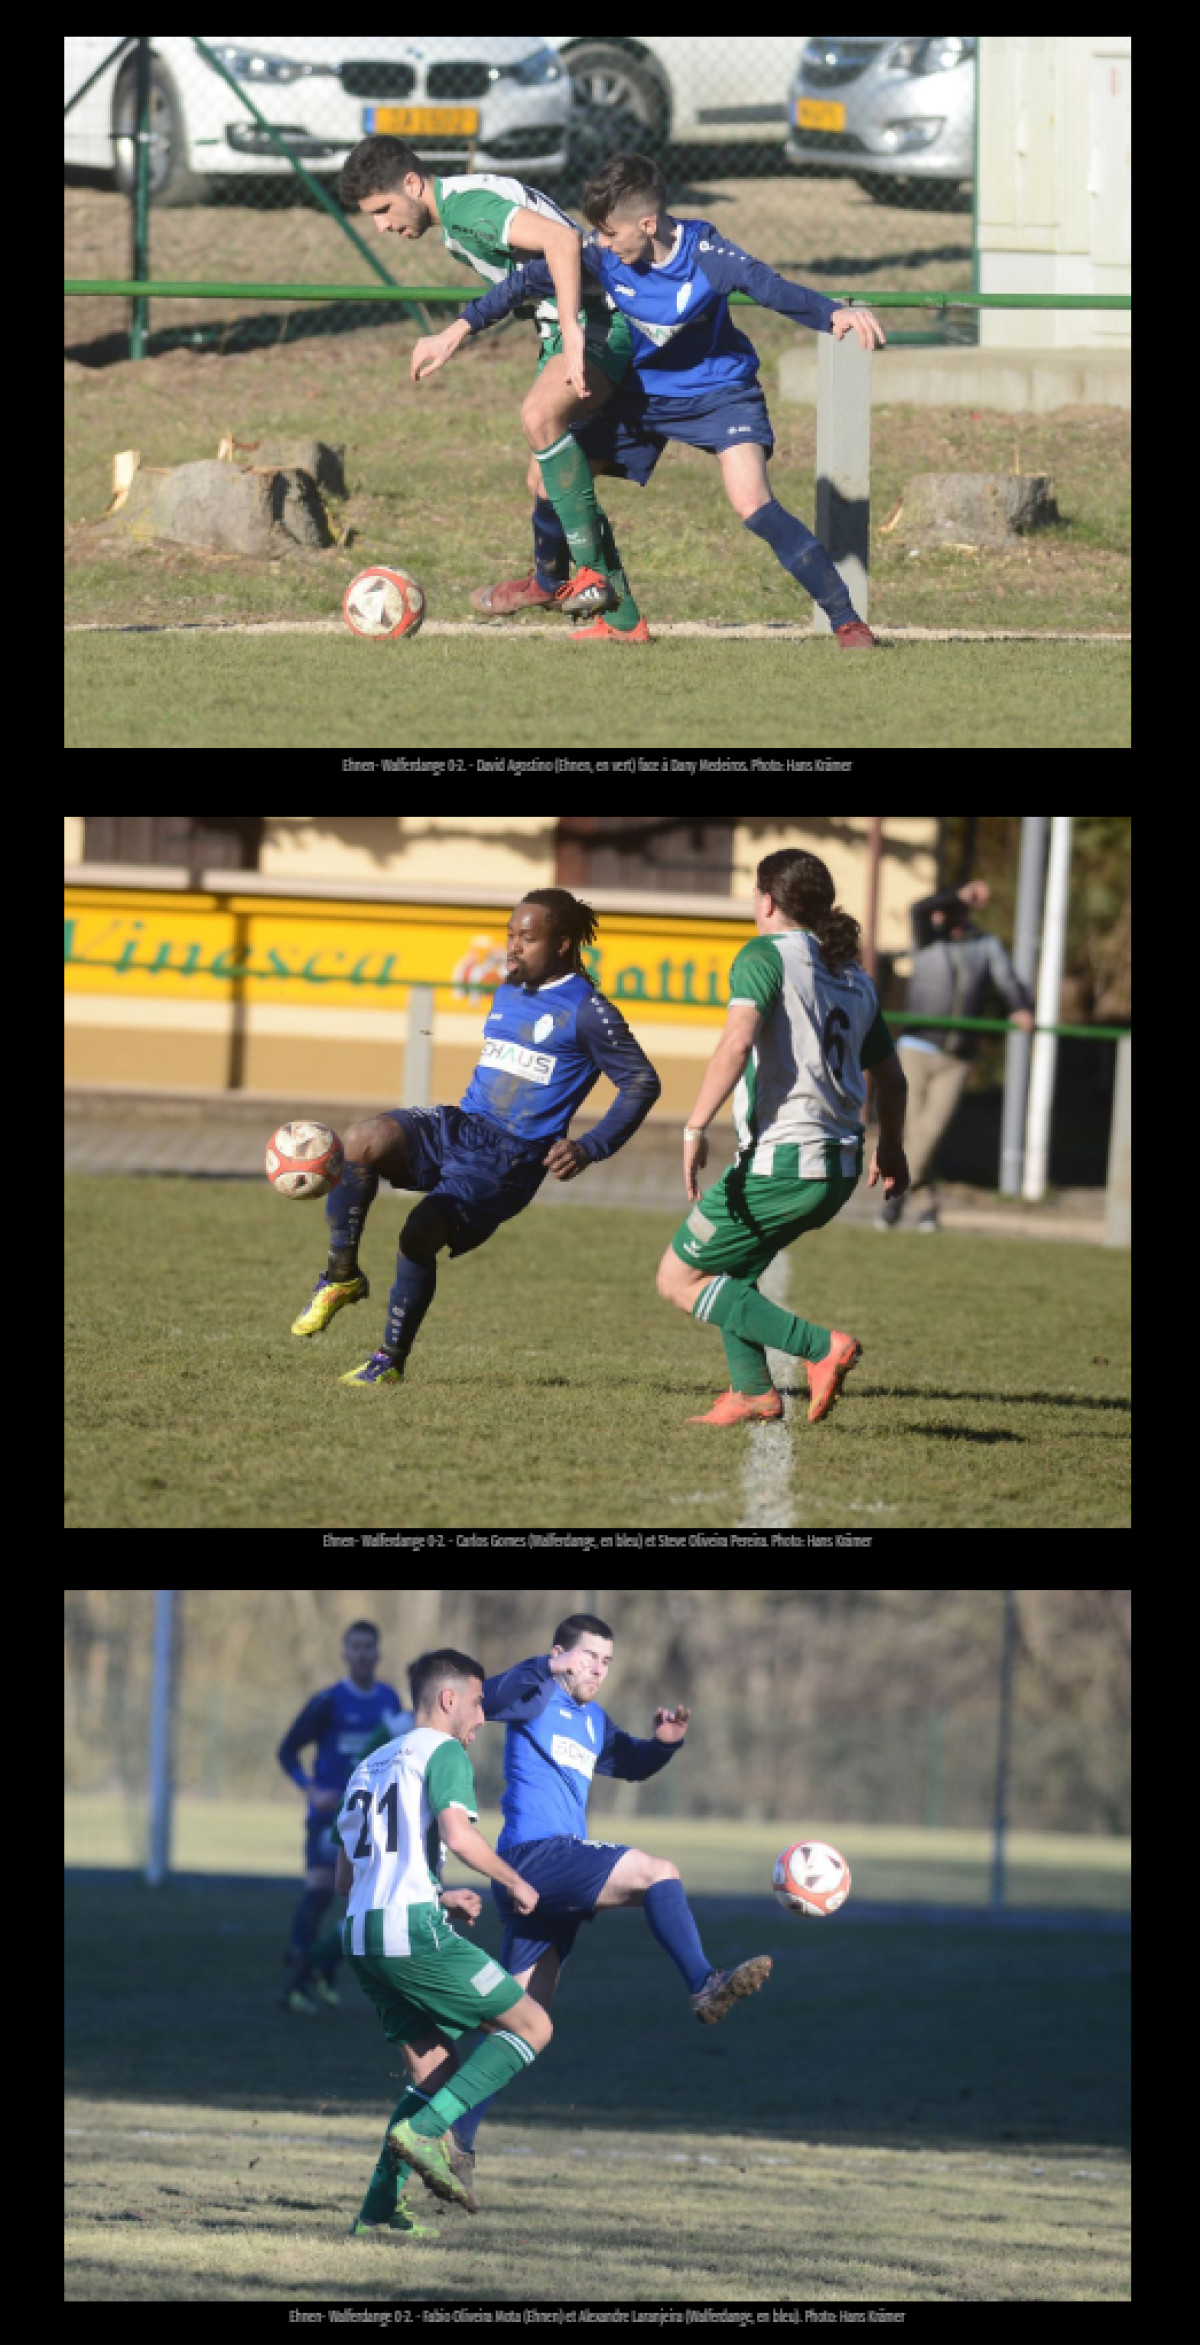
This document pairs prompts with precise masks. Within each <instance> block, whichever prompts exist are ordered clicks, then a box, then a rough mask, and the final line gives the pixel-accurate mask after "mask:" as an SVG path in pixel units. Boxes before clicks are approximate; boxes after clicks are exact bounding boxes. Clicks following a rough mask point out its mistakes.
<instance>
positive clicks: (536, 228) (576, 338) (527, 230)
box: [508, 211, 591, 399]
mask: <svg viewBox="0 0 1200 2345" xmlns="http://www.w3.org/2000/svg"><path fill="white" fill-rule="evenodd" d="M508 243H509V248H510V250H511V251H513V252H533V253H539V252H540V253H542V254H543V255H544V257H545V262H546V266H547V268H548V269H549V271H550V274H551V276H552V278H553V279H554V295H555V299H556V301H557V303H558V325H559V332H560V333H561V335H562V346H563V357H564V358H565V360H566V362H567V382H568V384H569V386H570V388H571V390H572V391H573V392H574V393H575V396H576V398H577V399H588V398H590V397H591V393H590V392H589V390H588V387H587V383H586V381H585V380H584V363H585V362H584V341H583V327H582V326H581V325H580V323H579V310H580V305H581V303H582V300H583V262H582V259H581V257H580V256H581V251H582V246H583V238H582V237H581V236H580V234H579V231H578V229H577V228H569V227H568V226H567V224H566V222H565V221H560V220H547V219H544V218H543V217H542V214H541V213H540V212H530V211H520V212H515V213H514V214H513V217H512V219H511V220H510V221H509V223H508Z"/></svg>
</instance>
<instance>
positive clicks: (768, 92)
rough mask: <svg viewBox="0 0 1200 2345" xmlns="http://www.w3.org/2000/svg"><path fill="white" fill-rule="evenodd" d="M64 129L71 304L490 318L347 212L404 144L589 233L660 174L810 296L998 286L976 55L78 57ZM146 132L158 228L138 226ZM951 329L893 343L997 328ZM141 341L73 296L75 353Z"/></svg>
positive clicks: (496, 39)
mask: <svg viewBox="0 0 1200 2345" xmlns="http://www.w3.org/2000/svg"><path fill="white" fill-rule="evenodd" d="M139 74H140V75H141V77H142V78H141V81H139ZM64 104H65V108H66V118H65V134H66V166H67V200H66V274H67V276H68V278H72V279H75V278H100V279H104V278H124V277H126V276H131V277H138V278H140V277H142V276H143V275H150V276H152V277H154V278H156V279H158V280H159V281H161V282H164V283H170V282H175V281H186V282H198V281H204V280H207V281H210V282H211V281H213V280H218V279H219V280H220V281H221V282H222V283H225V282H232V281H239V282H242V281H244V282H246V283H247V284H251V285H253V284H256V283H270V284H274V285H278V284H282V283H285V282H286V283H288V284H299V283H317V284H322V283H327V284H336V285H339V286H344V285H346V284H349V283H354V282H357V281H358V280H359V279H360V278H361V280H362V281H363V283H364V286H366V285H373V284H376V283H378V282H380V280H381V279H390V280H391V281H393V282H395V283H397V284H411V285H412V286H413V287H414V288H416V287H440V286H443V285H444V286H446V287H448V288H450V287H452V288H453V289H454V291H455V292H456V293H458V294H461V297H462V299H463V300H466V299H469V298H470V296H471V294H472V292H473V291H474V290H476V284H475V281H474V279H473V277H472V276H471V273H470V272H469V271H467V270H465V269H464V268H462V267H460V266H459V265H458V264H457V263H456V262H455V261H454V259H453V258H452V257H451V255H450V254H449V253H447V252H446V251H445V249H444V248H443V246H442V243H441V239H440V237H439V236H438V235H437V234H436V233H431V234H429V235H427V236H426V237H425V238H424V239H422V240H420V241H414V242H405V241H404V240H402V239H400V238H398V237H389V238H388V239H387V242H386V247H384V246H383V243H382V240H381V239H380V238H379V236H378V233H377V232H376V231H374V230H368V228H367V223H366V222H364V221H363V220H361V219H360V218H357V217H356V218H355V219H354V220H353V221H351V220H349V219H348V218H347V217H346V215H345V214H344V213H343V212H342V210H341V207H340V205H339V203H338V201H337V197H336V195H335V194H334V193H333V187H334V183H335V181H336V178H337V174H338V172H339V171H340V169H341V166H342V164H343V162H344V161H345V158H346V155H347V154H348V153H349V151H350V149H351V147H353V146H354V145H355V144H356V142H357V141H358V140H359V139H360V138H362V137H364V136H365V135H367V134H369V133H371V132H388V133H392V134H394V135H396V136H399V137H403V138H406V139H408V140H409V141H410V142H411V143H412V144H413V145H414V146H416V148H417V150H418V152H419V153H420V154H421V156H422V159H423V160H424V161H425V162H426V164H427V165H428V167H429V169H430V170H431V171H432V172H433V173H435V174H438V175H442V174H457V173H460V172H464V171H487V172H498V173H503V174H505V175H506V176H510V177H515V178H518V179H521V180H523V181H525V182H526V183H527V184H528V185H530V186H533V187H537V188H540V189H543V190H545V192H546V193H548V194H549V195H551V196H553V197H554V198H555V199H556V200H557V201H558V202H559V203H561V204H562V205H563V206H564V207H565V208H566V209H568V210H569V211H571V212H573V213H574V215H575V216H576V217H577V218H580V219H581V214H580V212H579V196H580V192H581V189H582V186H583V184H584V182H585V181H586V179H587V178H588V177H589V176H590V174H591V173H592V172H593V171H595V170H596V169H597V168H598V167H599V165H600V164H601V163H602V162H603V161H604V160H605V158H606V157H607V156H609V155H611V154H613V153H616V152H618V151H621V150H628V149H630V148H637V149H640V150H642V151H650V152H652V153H654V154H656V155H657V156H658V157H659V158H660V160H661V161H662V163H663V167H664V169H665V171H666V173H667V177H668V181H669V184H670V188H671V199H670V200H671V202H672V205H673V206H676V207H677V208H678V209H679V211H680V212H682V213H683V214H685V215H693V216H702V217H704V216H706V217H709V218H711V219H712V220H713V221H714V222H715V223H716V224H717V225H718V226H719V227H720V228H721V229H722V230H723V231H724V232H725V233H727V234H728V236H729V237H730V238H731V240H732V241H734V242H736V243H739V244H742V245H744V246H745V247H746V248H747V249H748V250H750V251H751V252H753V253H755V254H757V255H758V256H759V257H760V258H761V259H763V260H765V261H767V262H768V263H769V264H770V265H771V266H772V267H773V268H776V269H779V270H780V271H782V272H783V273H784V274H786V275H788V276H790V277H794V278H796V279H798V280H799V281H801V282H803V283H809V284H813V285H816V286H818V287H820V288H823V289H825V290H827V291H830V292H841V291H846V290H852V289H853V287H854V285H855V283H856V282H861V283H862V285H863V286H864V288H866V287H872V286H876V287H877V286H879V285H880V284H881V283H883V284H888V285H890V286H893V287H896V288H898V289H900V290H908V289H910V288H911V289H913V290H928V291H932V290H935V289H938V288H942V289H947V288H948V289H950V290H956V289H958V288H960V287H961V289H962V290H963V291H969V290H970V289H971V287H972V285H973V284H974V282H975V252H974V222H973V207H972V194H973V182H974V151H975V41H974V39H973V38H968V37H965V36H964V37H960V36H951V35H943V36H938V37H931V38H920V39H916V38H912V39H910V38H899V37H896V36H854V37H840V36H839V37H822V38H814V39H810V40H805V39H804V38H803V37H802V36H799V35H786V36H779V35H769V36H767V35H764V36H761V37H751V38H735V37H728V36H726V37H712V38H710V37H707V36H699V37H696V36H681V37H677V36H674V35H662V36H658V35H651V36H647V37H646V38H644V39H638V40H632V39H627V38H624V37H621V38H616V37H614V38H603V37H595V36H575V35H568V34H563V35H552V36H550V37H549V38H548V39H547V38H545V37H543V36H535V35H529V36H512V35H505V36H492V35H489V34H481V35H465V34H464V35H461V36H458V35H445V36H434V37H429V38H425V37H422V38H420V39H418V40H410V39H409V38H407V37H406V36H405V35H403V34H391V35H385V36H383V37H381V38H375V37H373V36H355V37H347V38H346V39H339V38H338V37H337V36H333V35H329V36H325V35H321V36H314V35H309V34H304V35H296V36H294V37H292V36H289V35H279V36H278V37H272V39H271V40H270V42H269V43H268V44H263V45H261V46H256V45H252V44H250V43H247V42H245V41H233V40H222V41H215V42H209V41H205V40H202V39H200V38H198V37H196V36H184V35H179V36H175V35H172V36H162V37H159V36H141V37H134V36H129V37H127V38H125V39H122V40H114V39H113V38H111V37H109V36H94V37H88V36H70V37H68V38H67V39H66V41H65V69H64ZM140 120H142V121H144V123H145V126H146V148H147V156H148V175H147V176H148V196H149V212H148V214H147V215H146V216H145V217H144V218H143V219H141V221H140V223H139V216H138V207H137V204H136V201H135V198H136V191H137V180H138V147H139V139H138V126H139V121H140ZM371 238H373V239H374V242H373V243H372V242H371V241H370V239H371ZM377 248H378V249H377ZM436 306H437V309H438V322H441V320H442V318H443V317H444V316H445V315H446V314H447V313H446V312H445V311H444V310H443V309H442V308H441V305H440V304H438V305H436ZM403 315H404V310H403V308H401V307H399V306H398V305H397V306H396V307H394V308H393V307H385V308H381V307H379V306H370V305H367V304H363V305H362V306H361V307H358V306H357V305H355V304H354V303H352V302H346V301H339V302H330V303H328V304H325V305H321V306H314V305H313V304H311V303H309V304H303V303H298V302H282V301H280V302H273V301H269V300H262V301H257V300H253V301H246V300H241V301H237V302H232V301H230V300H228V299H227V298H226V299H220V298H217V299H206V298H196V297H192V298H183V299H172V300H171V301H170V302H169V303H168V302H163V303H161V304H160V305H158V306H157V308H153V309H152V314H151V335H150V340H149V342H148V344H147V347H148V348H149V349H151V350H153V351H160V350H163V349H165V348H169V347H171V346H172V345H179V344H185V345H197V346H200V347H206V346H208V347H213V348H219V349H221V350H226V349H239V348H252V347H254V346H256V345H261V344H264V343H266V344H269V343H272V342H275V341H278V340H280V339H282V338H284V337H286V338H288V339H295V338H299V337H301V336H309V335H313V334H325V335H327V334H329V333H336V332H342V331H345V330H346V329H347V328H349V327H352V326H355V325H358V324H362V323H366V324H369V325H370V326H372V327H377V326H379V325H380V324H381V323H382V322H383V320H384V318H385V317H391V316H403ZM928 315H929V320H930V321H931V322H932V321H934V320H935V319H936V331H934V332H930V331H928V330H926V331H923V332H921V333H918V334H913V335H909V336H905V335H904V334H901V335H899V336H897V335H895V334H891V332H890V328H889V338H890V339H891V340H893V341H895V340H897V339H900V340H904V339H913V340H934V339H956V340H962V339H968V340H970V339H974V336H975V330H976V325H975V318H974V315H973V313H971V312H969V311H961V310H960V311H951V312H949V313H943V312H940V311H939V312H933V311H931V312H929V313H928ZM922 322H924V321H922ZM129 325H130V317H129V304H128V302H127V301H126V300H124V299H122V298H120V297H117V296H113V295H96V296H83V297H73V298H72V299H71V300H70V301H69V302H68V304H67V319H66V345H67V350H68V353H69V354H70V355H73V356H75V357H77V358H86V359H88V360H90V361H91V362H92V363H96V362H97V361H100V360H103V359H105V358H110V357H121V356H124V355H126V352H127V346H128V333H129Z"/></svg>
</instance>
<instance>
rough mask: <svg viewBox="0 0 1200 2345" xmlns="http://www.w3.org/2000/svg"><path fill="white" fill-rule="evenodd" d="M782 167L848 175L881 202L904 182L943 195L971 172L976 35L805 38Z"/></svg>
mask: <svg viewBox="0 0 1200 2345" xmlns="http://www.w3.org/2000/svg"><path fill="white" fill-rule="evenodd" d="M788 120H789V124H790V128H789V130H788V135H787V140H786V142H785V146H784V153H785V155H786V156H787V159H788V161H789V163H803V164H805V165H806V166H807V167H808V168H809V169H810V170H816V171H837V172H841V173H842V174H844V175H846V174H848V175H849V177H850V178H852V179H856V180H857V182H858V184H859V186H860V187H862V188H865V190H866V192H867V194H868V195H872V196H875V197H876V198H877V199H878V200H879V201H880V202H882V203H895V202H896V201H897V200H902V194H903V184H904V183H905V182H912V181H916V180H920V181H923V182H924V181H928V180H937V181H938V182H939V183H940V185H941V188H942V189H943V191H944V192H945V193H946V194H947V195H949V194H951V193H952V192H953V191H954V190H955V189H956V188H957V187H959V186H960V185H961V184H963V183H964V182H968V181H970V180H971V179H973V178H974V175H975V41H974V38H973V37H969V36H964V35H960V34H956V33H939V34H931V35H925V36H917V37H914V36H911V35H900V34H895V33H891V34H886V35H883V36H870V35H865V34H864V35H845V34H840V33H839V34H829V35H825V36H820V35H819V36H817V37H816V38H814V39H813V40H810V41H808V42H807V43H806V44H805V48H804V51H803V54H802V56H801V59H800V65H799V70H798V72H797V74H796V78H795V80H794V82H793V83H792V88H791V93H790V97H789V102H788Z"/></svg>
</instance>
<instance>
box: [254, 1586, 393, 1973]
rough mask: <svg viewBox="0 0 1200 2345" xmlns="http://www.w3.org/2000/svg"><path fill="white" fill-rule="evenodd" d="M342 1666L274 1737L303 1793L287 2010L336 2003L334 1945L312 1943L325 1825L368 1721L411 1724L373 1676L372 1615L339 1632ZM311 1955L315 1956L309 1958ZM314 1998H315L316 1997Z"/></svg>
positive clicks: (324, 1875) (324, 1897) (325, 1868)
mask: <svg viewBox="0 0 1200 2345" xmlns="http://www.w3.org/2000/svg"><path fill="white" fill-rule="evenodd" d="M342 1651H343V1653H344V1655H345V1658H346V1671H347V1674H346V1676H345V1677H343V1678H339V1680H338V1682H337V1684H336V1685H331V1686H326V1687H325V1689H324V1691H323V1692H322V1693H319V1694H314V1695H313V1697H312V1700H311V1701H309V1702H306V1703H305V1705H304V1708H303V1709H302V1711H301V1712H300V1715H299V1717H298V1718H297V1719H295V1720H294V1721H293V1723H292V1725H291V1726H289V1728H288V1730H287V1733H286V1734H285V1735H284V1738H283V1741H282V1742H281V1743H280V1745H279V1753H278V1757H279V1764H280V1766H281V1767H282V1769H283V1771H284V1774H285V1775H290V1776H291V1779H292V1781H293V1783H295V1784H297V1785H298V1786H299V1788H300V1790H301V1791H302V1792H303V1793H304V1795H305V1800H306V1802H307V1813H306V1816H305V1819H304V1823H305V1852H304V1853H305V1866H306V1871H305V1875H304V1895H303V1896H302V1898H301V1899H300V1903H299V1904H298V1906H297V1907H296V1911H295V1913H294V1915H293V1916H292V1934H291V1940H290V1943H289V1946H288V1950H287V1956H286V1961H287V1966H288V1967H287V1976H286V1979H285V1981H284V1986H283V1991H282V1993H281V1995H280V1997H279V2001H280V2003H281V2004H282V2005H283V2008H284V2009H285V2010H287V2011H294V2012H296V2013H304V2014H307V2013H315V2011H316V2009H317V2000H319V2001H320V2002H322V2003H329V2004H336V2002H337V2000H338V1995H337V1989H336V1988H335V1986H334V1984H333V1974H334V1971H335V1970H336V1968H337V1964H338V1961H339V1959H340V1947H339V1945H338V1944H336V1943H334V1942H333V1941H332V1940H330V1939H323V1940H322V1941H321V1944H320V1949H319V1952H318V1950H317V1948H316V1938H317V1928H318V1925H319V1923H320V1919H321V1916H322V1914H323V1913H324V1911H325V1908H326V1906H327V1905H328V1903H329V1900H330V1898H331V1897H332V1895H333V1880H334V1861H335V1857H336V1854H337V1852H336V1849H335V1848H334V1847H333V1845H332V1843H331V1841H330V1826H331V1823H332V1819H333V1816H334V1814H335V1813H336V1810H337V1808H338V1807H339V1805H340V1804H341V1796H342V1792H343V1790H344V1789H345V1786H346V1783H347V1782H348V1780H349V1778H350V1776H351V1774H352V1773H353V1771H354V1768H355V1767H356V1766H357V1764H358V1759H359V1754H360V1752H361V1750H362V1746H363V1743H364V1742H365V1741H366V1739H367V1736H368V1735H369V1734H370V1733H371V1731H372V1729H373V1728H376V1727H379V1726H381V1725H383V1724H387V1725H388V1726H389V1727H390V1730H391V1733H392V1734H393V1735H397V1734H404V1733H406V1732H407V1730H408V1727H409V1725H410V1724H411V1717H410V1713H409V1712H408V1711H407V1710H406V1709H405V1708H404V1705H403V1703H402V1702H401V1700H400V1696H399V1694H398V1693H397V1692H396V1689H395V1687H394V1686H391V1685H387V1684H386V1683H384V1682H383V1681H382V1680H377V1679H376V1675H375V1672H376V1669H377V1667H378V1663H379V1631H378V1629H377V1628H376V1627H375V1624H374V1622H373V1621H370V1620H354V1621H351V1623H350V1626H349V1628H348V1629H347V1631H346V1634H345V1636H344V1637H343V1639H342ZM310 1743H315V1744H316V1746H317V1755H316V1758H315V1759H314V1761H313V1768H312V1773H311V1775H308V1774H306V1773H305V1770H304V1766H303V1764H302V1762H301V1758H300V1753H301V1751H303V1750H305V1749H307V1747H308V1745H309V1744H310ZM314 1957H316V1958H315V1959H314ZM314 1998H316V1999H317V2000H314Z"/></svg>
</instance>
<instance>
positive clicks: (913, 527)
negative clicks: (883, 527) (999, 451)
mask: <svg viewBox="0 0 1200 2345" xmlns="http://www.w3.org/2000/svg"><path fill="white" fill-rule="evenodd" d="M1057 519H1058V506H1057V505H1056V504H1055V501H1054V483H1053V481H1052V480H1050V479H1049V477H1048V476H1047V475H1046V474H1045V473H1041V472H1038V473H1028V474H1026V473H1019V472H919V473H917V474H916V475H915V477H914V478H913V479H912V480H910V481H907V482H906V483H905V488H904V495H903V499H902V503H901V510H900V513H899V514H898V515H897V518H896V524H895V526H896V529H897V534H898V536H899V537H901V538H902V539H903V541H904V543H905V544H906V545H914V546H919V547H922V548H926V547H933V546H1003V545H1011V544H1012V542H1013V540H1014V538H1019V537H1024V536H1025V535H1026V534H1027V532H1028V531H1030V530H1032V529H1039V528H1041V527H1042V526H1043V525H1044V524H1045V523H1046V522H1048V521H1057Z"/></svg>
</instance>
